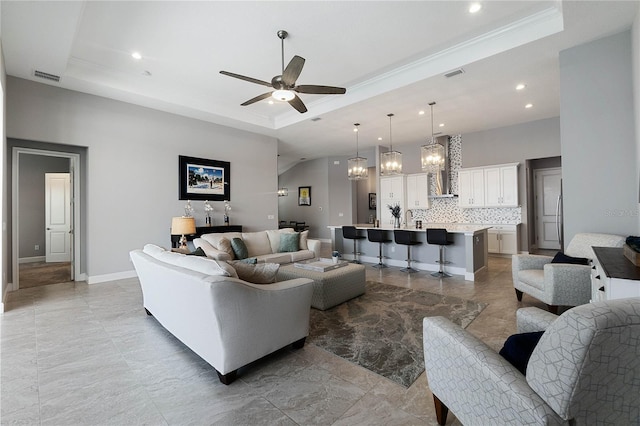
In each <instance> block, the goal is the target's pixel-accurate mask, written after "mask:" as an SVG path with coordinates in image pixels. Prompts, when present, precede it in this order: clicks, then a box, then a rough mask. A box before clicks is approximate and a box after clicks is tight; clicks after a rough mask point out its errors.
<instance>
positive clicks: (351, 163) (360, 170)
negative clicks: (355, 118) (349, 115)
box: [347, 123, 369, 180]
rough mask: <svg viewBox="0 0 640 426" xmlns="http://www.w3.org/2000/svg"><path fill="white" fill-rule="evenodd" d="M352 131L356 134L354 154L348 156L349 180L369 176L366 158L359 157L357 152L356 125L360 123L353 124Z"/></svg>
mask: <svg viewBox="0 0 640 426" xmlns="http://www.w3.org/2000/svg"><path fill="white" fill-rule="evenodd" d="M354 126H356V127H355V129H353V131H354V132H355V134H356V156H355V157H353V158H349V160H348V162H347V165H348V168H349V180H362V179H367V178H368V177H369V162H368V161H367V159H366V158H363V157H360V155H359V152H358V126H360V123H355V124H354Z"/></svg>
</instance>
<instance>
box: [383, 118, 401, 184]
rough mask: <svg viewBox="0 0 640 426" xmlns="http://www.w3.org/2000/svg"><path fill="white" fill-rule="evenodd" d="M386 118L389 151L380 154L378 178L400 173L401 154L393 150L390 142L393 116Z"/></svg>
mask: <svg viewBox="0 0 640 426" xmlns="http://www.w3.org/2000/svg"><path fill="white" fill-rule="evenodd" d="M387 117H389V151H387V152H383V153H382V154H380V176H390V175H397V174H400V173H402V153H401V152H398V151H394V150H393V143H392V140H391V117H393V114H387Z"/></svg>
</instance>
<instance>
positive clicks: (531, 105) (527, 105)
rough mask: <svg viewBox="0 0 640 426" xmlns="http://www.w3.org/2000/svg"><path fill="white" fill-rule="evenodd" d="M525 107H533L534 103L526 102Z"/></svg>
mask: <svg viewBox="0 0 640 426" xmlns="http://www.w3.org/2000/svg"><path fill="white" fill-rule="evenodd" d="M524 107H525V108H532V107H533V104H526V105H525V106H524Z"/></svg>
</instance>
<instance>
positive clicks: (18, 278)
mask: <svg viewBox="0 0 640 426" xmlns="http://www.w3.org/2000/svg"><path fill="white" fill-rule="evenodd" d="M79 166H80V158H79V155H78V154H75V153H67V152H58V151H47V150H39V149H31V148H21V147H14V148H13V158H12V168H13V172H12V227H11V230H12V277H11V278H12V290H18V289H19V288H26V287H36V286H40V285H48V284H57V283H61V282H69V281H74V280H75V277H76V276H80V271H79V268H80V262H79V253H80V250H79V248H80V238H79V237H80V236H79V232H76V230H79V229H80V227H79V222H80V209H79V206H80V200H79V194H80V192H79V179H78V178H77V176H79V174H78V172H79Z"/></svg>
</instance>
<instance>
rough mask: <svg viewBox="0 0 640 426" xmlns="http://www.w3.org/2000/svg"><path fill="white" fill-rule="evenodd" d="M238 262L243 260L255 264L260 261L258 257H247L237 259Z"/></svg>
mask: <svg viewBox="0 0 640 426" xmlns="http://www.w3.org/2000/svg"><path fill="white" fill-rule="evenodd" d="M236 262H242V263H247V264H249V265H255V264H256V263H258V259H257V258H255V257H247V258H246V259H240V260H237V261H236Z"/></svg>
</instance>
